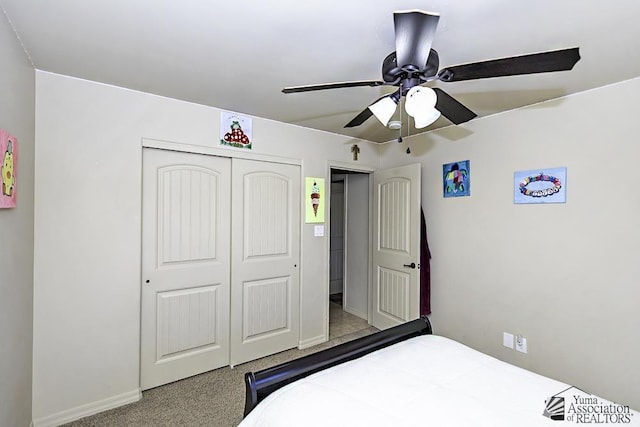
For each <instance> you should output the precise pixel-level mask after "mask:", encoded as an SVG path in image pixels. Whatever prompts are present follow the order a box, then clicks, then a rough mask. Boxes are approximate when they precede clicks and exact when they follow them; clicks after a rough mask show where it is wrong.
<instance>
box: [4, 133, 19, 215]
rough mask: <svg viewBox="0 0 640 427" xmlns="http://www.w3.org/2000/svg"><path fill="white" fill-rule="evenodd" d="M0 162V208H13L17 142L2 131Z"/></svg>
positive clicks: (15, 194) (15, 191)
mask: <svg viewBox="0 0 640 427" xmlns="http://www.w3.org/2000/svg"><path fill="white" fill-rule="evenodd" d="M0 162H2V163H0V177H1V179H0V181H1V182H0V183H1V188H0V208H15V207H16V196H17V193H18V190H17V186H16V169H17V166H18V140H17V139H16V137H15V136H13V135H11V134H10V133H9V132H7V131H6V130H4V129H0Z"/></svg>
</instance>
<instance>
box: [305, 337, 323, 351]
mask: <svg viewBox="0 0 640 427" xmlns="http://www.w3.org/2000/svg"><path fill="white" fill-rule="evenodd" d="M326 341H327V338H326V337H325V336H324V335H318V336H317V337H313V338H309V339H306V340H303V341H300V343H299V344H298V348H299V349H300V350H303V349H305V348H309V347H313V346H314V345H318V344H322V343H323V342H326Z"/></svg>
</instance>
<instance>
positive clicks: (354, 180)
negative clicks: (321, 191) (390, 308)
mask: <svg viewBox="0 0 640 427" xmlns="http://www.w3.org/2000/svg"><path fill="white" fill-rule="evenodd" d="M369 179H370V174H369V173H366V172H358V171H350V170H343V169H334V168H332V169H331V193H330V194H331V200H330V207H331V209H330V217H329V221H330V226H329V230H330V236H329V237H330V243H329V253H330V257H329V271H330V274H329V280H330V282H329V295H328V298H329V339H334V338H337V337H341V336H344V335H348V334H352V333H355V332H358V331H360V330H363V329H367V328H369V323H368V318H369V262H370V250H369V247H370V244H369V243H370V242H369V240H370V225H369V221H370V217H369V212H370V204H369V198H370V195H369V193H370V183H369Z"/></svg>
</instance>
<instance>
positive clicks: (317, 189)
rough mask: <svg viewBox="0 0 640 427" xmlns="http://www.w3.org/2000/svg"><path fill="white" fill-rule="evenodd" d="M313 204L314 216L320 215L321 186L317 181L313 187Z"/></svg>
mask: <svg viewBox="0 0 640 427" xmlns="http://www.w3.org/2000/svg"><path fill="white" fill-rule="evenodd" d="M311 205H312V206H313V216H316V217H317V216H318V206H319V205H320V187H319V186H318V184H317V183H316V182H314V183H313V186H312V187H311Z"/></svg>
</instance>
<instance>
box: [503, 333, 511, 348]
mask: <svg viewBox="0 0 640 427" xmlns="http://www.w3.org/2000/svg"><path fill="white" fill-rule="evenodd" d="M502 345H503V346H505V347H507V348H510V349H512V350H513V334H510V333H509V332H503V333H502Z"/></svg>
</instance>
